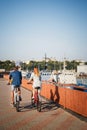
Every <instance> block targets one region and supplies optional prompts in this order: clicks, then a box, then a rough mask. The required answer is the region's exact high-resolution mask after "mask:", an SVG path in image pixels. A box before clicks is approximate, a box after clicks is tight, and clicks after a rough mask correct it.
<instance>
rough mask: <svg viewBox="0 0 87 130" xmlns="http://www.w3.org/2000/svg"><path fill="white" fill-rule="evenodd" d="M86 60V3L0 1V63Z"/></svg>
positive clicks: (84, 0)
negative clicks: (5, 61)
mask: <svg viewBox="0 0 87 130" xmlns="http://www.w3.org/2000/svg"><path fill="white" fill-rule="evenodd" d="M45 54H46V56H47V57H49V58H51V57H52V58H55V59H56V60H63V59H64V58H66V59H68V60H75V59H81V60H85V61H87V0H0V60H15V61H17V60H21V61H22V60H23V61H26V60H41V59H43V58H44V56H45Z"/></svg>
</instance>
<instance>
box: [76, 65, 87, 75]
mask: <svg viewBox="0 0 87 130" xmlns="http://www.w3.org/2000/svg"><path fill="white" fill-rule="evenodd" d="M77 73H79V74H80V73H84V74H87V65H78V66H77Z"/></svg>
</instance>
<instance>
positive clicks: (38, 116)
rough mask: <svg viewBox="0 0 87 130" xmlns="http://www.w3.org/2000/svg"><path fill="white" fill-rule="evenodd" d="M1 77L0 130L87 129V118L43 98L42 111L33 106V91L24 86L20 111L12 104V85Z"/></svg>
mask: <svg viewBox="0 0 87 130" xmlns="http://www.w3.org/2000/svg"><path fill="white" fill-rule="evenodd" d="M6 84H7V81H6V80H5V79H3V78H0V130H87V119H86V118H83V117H81V116H79V115H74V114H73V113H70V112H68V111H65V110H64V109H62V108H60V107H58V106H56V105H55V104H50V103H49V102H48V101H46V100H45V99H42V111H41V112H37V110H36V109H35V108H32V106H31V98H30V97H31V92H30V91H28V90H26V89H24V88H22V102H21V104H20V112H16V110H15V108H12V107H11V106H10V97H9V95H10V86H8V85H6Z"/></svg>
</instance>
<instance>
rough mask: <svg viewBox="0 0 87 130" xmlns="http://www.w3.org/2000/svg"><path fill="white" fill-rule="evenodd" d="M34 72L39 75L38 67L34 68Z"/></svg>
mask: <svg viewBox="0 0 87 130" xmlns="http://www.w3.org/2000/svg"><path fill="white" fill-rule="evenodd" d="M34 74H35V75H37V76H39V75H40V73H39V70H38V68H34Z"/></svg>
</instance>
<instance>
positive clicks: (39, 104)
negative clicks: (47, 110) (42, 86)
mask: <svg viewBox="0 0 87 130" xmlns="http://www.w3.org/2000/svg"><path fill="white" fill-rule="evenodd" d="M37 111H39V112H41V102H40V101H38V102H37Z"/></svg>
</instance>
